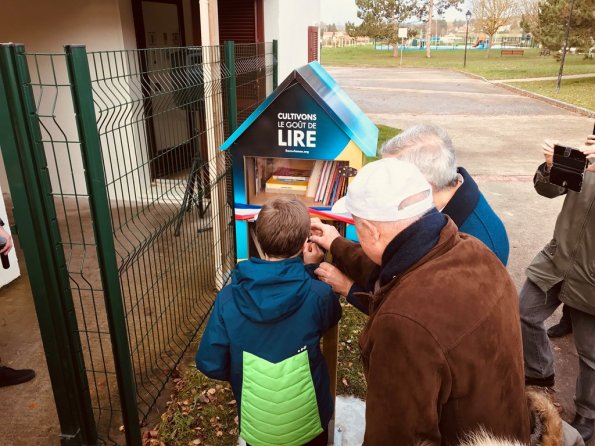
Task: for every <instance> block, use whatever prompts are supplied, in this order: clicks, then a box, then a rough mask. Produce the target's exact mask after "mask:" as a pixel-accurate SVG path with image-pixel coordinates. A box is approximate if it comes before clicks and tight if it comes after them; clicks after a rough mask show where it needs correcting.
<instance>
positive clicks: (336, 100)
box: [221, 62, 378, 260]
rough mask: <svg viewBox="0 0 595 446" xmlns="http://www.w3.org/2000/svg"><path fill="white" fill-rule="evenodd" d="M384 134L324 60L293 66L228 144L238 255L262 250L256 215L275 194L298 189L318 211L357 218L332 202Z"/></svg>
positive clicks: (338, 217)
mask: <svg viewBox="0 0 595 446" xmlns="http://www.w3.org/2000/svg"><path fill="white" fill-rule="evenodd" d="M377 141H378V129H377V128H376V126H375V125H374V124H373V123H372V122H371V121H370V119H369V118H368V117H367V116H366V115H364V114H363V112H362V111H361V110H360V109H359V108H358V107H357V105H356V104H355V103H354V102H353V101H352V100H351V99H350V98H349V97H348V96H347V94H346V93H345V92H344V91H343V90H342V89H341V88H340V87H339V86H338V84H337V83H336V82H335V80H334V79H333V78H332V77H331V76H330V75H329V74H328V73H327V72H326V71H325V70H324V68H322V66H320V64H319V63H318V62H312V63H310V64H308V65H305V66H303V67H301V68H298V69H297V70H295V71H293V72H292V73H291V74H290V75H289V76H288V77H287V78H286V79H285V80H284V81H283V83H282V84H281V85H279V87H278V88H277V89H276V90H275V91H273V93H272V94H271V95H270V96H269V97H268V98H267V99H266V100H265V101H264V102H263V103H262V104H261V105H260V106H259V107H258V108H257V109H256V110H255V111H254V112H253V113H252V114H251V115H250V116H249V117H248V119H246V121H244V123H243V124H242V125H241V126H240V127H239V128H238V129H237V130H236V131H235V132H234V133H233V134H232V135H231V136H230V137H229V138H228V139H227V141H225V143H224V144H223V145H222V146H221V149H222V150H230V151H231V156H232V175H233V196H234V203H235V204H234V206H235V213H236V247H237V248H236V249H237V253H236V255H237V257H236V258H237V260H241V259H246V258H248V257H249V256H251V255H256V253H255V252H253V250H252V249H251V243H250V237H249V233H250V231H249V225H250V224H251V222H250V220H252V219H253V218H254V216H255V214H257V213H258V210H259V208H260V207H261V206H262V205H263V204H264V203H265V202H266V201H267V200H269V199H271V198H275V197H278V196H280V195H290V196H296V197H297V198H298V199H300V200H301V201H302V202H304V204H305V205H306V206H308V207H309V208H310V210H311V212H312V214H313V215H317V216H320V217H321V218H323V219H331V220H332V219H336V220H339V221H349V219H348V218H345V216H341V215H336V214H333V213H332V212H331V207H332V205H333V204H334V203H335V202H336V201H337V200H338V199H339V198H341V197H342V196H344V195H345V193H346V191H347V186H348V184H349V179H350V178H351V177H352V176H354V175H355V174H356V173H357V170H358V169H360V168H361V166H362V165H363V163H364V156H375V155H376V145H377ZM350 232H353V229H352V228H349V225H348V228H347V233H348V234H349V233H350Z"/></svg>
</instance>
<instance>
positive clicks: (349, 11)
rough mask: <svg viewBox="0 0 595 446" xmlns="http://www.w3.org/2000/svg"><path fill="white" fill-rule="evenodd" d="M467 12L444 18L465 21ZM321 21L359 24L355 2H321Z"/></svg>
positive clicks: (333, 0) (448, 13)
mask: <svg viewBox="0 0 595 446" xmlns="http://www.w3.org/2000/svg"><path fill="white" fill-rule="evenodd" d="M466 6H468V5H466ZM466 11H467V9H465V8H463V11H462V12H459V11H456V10H455V9H453V8H451V9H449V10H448V11H447V12H446V14H445V16H444V18H445V19H446V20H447V21H449V22H450V21H452V20H455V19H459V20H465V12H466ZM320 19H321V20H322V21H323V22H324V23H336V24H339V23H345V22H347V21H350V22H359V21H358V19H357V6H355V0H320Z"/></svg>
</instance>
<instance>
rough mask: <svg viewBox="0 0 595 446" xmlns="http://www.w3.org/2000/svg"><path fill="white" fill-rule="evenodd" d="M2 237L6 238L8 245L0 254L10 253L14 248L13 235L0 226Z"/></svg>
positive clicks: (0, 235) (0, 250)
mask: <svg viewBox="0 0 595 446" xmlns="http://www.w3.org/2000/svg"><path fill="white" fill-rule="evenodd" d="M0 237H4V238H5V239H6V245H4V247H3V248H2V249H0V254H8V253H9V251H10V250H11V249H12V237H11V236H10V234H9V233H8V232H7V231H6V230H5V229H4V228H3V227H2V226H0Z"/></svg>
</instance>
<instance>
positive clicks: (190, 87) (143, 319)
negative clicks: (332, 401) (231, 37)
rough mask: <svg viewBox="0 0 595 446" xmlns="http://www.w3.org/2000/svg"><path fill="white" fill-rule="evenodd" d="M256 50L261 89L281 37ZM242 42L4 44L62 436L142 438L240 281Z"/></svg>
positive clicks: (7, 138) (15, 176)
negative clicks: (217, 308)
mask: <svg viewBox="0 0 595 446" xmlns="http://www.w3.org/2000/svg"><path fill="white" fill-rule="evenodd" d="M257 45H258V48H256V46H257ZM254 46H255V49H254V50H253V51H248V52H249V53H251V54H255V55H257V56H255V57H258V58H259V60H258V61H254V63H253V64H252V65H253V67H254V70H258V72H257V73H255V75H254V76H253V79H255V80H254V82H258V85H256V86H255V88H257V89H258V88H260V89H261V88H263V87H262V85H263V82H264V84H266V83H267V82H268V84H269V86H270V87H272V85H273V83H276V76H273V74H274V73H276V63H275V59H276V57H275V55H274V51H273V48H276V45H273V44H255V45H254ZM235 47H236V46H235V45H234V44H233V43H230V42H227V43H226V45H225V47H223V46H221V47H188V48H164V49H161V48H160V49H148V50H124V51H102V52H91V53H87V52H86V50H85V48H84V47H82V46H66V47H65V52H64V53H59V54H31V53H27V52H26V51H25V48H24V47H23V46H22V45H12V44H6V45H2V46H1V47H0V145H1V146H2V153H3V156H4V160H5V165H6V170H7V176H8V180H9V184H10V190H11V196H12V199H13V205H14V215H15V220H16V225H17V228H18V234H19V238H20V241H21V245H22V247H23V250H24V252H25V259H26V263H27V269H28V271H29V276H30V281H31V285H32V290H33V297H34V300H35V306H36V311H37V315H38V319H39V325H40V330H41V335H42V339H43V343H44V349H45V352H46V357H47V363H48V369H49V372H50V378H51V381H52V387H53V391H54V397H55V401H56V407H57V411H58V417H59V420H60V425H61V441H62V444H64V445H70V444H72V445H75V444H76V445H79V444H85V445H91V444H124V443H125V444H128V445H140V443H141V432H140V426H141V425H142V423H143V422H144V421H145V419H146V418H147V416H148V414H149V412H150V410H151V408H152V407H153V406H154V404H155V402H156V400H157V398H158V396H159V394H160V392H161V391H162V390H163V388H164V386H165V385H166V383H167V381H168V379H169V378H170V377H171V375H172V373H173V372H174V370H175V368H176V366H177V364H178V363H179V361H180V360H181V359H182V357H183V355H184V353H185V352H186V350H187V349H188V347H189V345H190V343H191V341H192V340H193V338H194V337H195V336H196V334H197V332H198V331H199V330H200V328H201V326H202V325H203V323H204V321H205V318H206V317H207V315H208V313H209V311H210V308H211V306H212V302H213V299H214V297H215V295H216V293H217V291H218V290H219V289H220V288H221V287H222V286H223V285H224V284H225V283H226V281H227V280H228V278H229V274H230V272H231V270H232V268H233V265H234V262H235V246H234V230H233V204H232V203H231V199H230V196H229V194H228V192H227V191H228V190H230V187H229V182H230V181H231V180H230V176H229V175H228V173H229V159H228V157H226V156H225V154H223V153H221V152H219V150H218V144H220V143H221V142H222V141H223V138H224V137H225V136H227V135H228V134H229V133H230V131H233V130H234V129H235V128H236V127H237V124H238V99H241V98H238V97H237V92H238V91H240V89H239V88H237V87H236V68H235V65H236V64H235V62H236V56H235V54H234V50H235ZM241 48H242V53H246V52H247V46H246V45H245V44H243V45H241ZM245 65H246V64H243V66H245ZM151 67H153V68H151ZM263 69H264V72H265V73H266V75H267V78H268V79H267V78H265V80H264V81H263V75H262V73H263ZM245 70H246V68H243V71H242V73H245V72H246V71H245ZM273 77H274V78H275V79H274V80H273V79H272V78H273ZM251 99H252V98H251ZM239 102H241V103H246V102H245V101H241V100H240V101H239ZM257 105H258V102H254V103H253V105H252V107H256V106H257ZM157 145H158V147H157Z"/></svg>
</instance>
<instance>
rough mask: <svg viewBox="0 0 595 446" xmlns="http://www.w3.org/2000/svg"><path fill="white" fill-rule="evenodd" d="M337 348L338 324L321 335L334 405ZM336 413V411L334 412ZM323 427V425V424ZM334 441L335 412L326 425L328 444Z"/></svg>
mask: <svg viewBox="0 0 595 446" xmlns="http://www.w3.org/2000/svg"><path fill="white" fill-rule="evenodd" d="M338 348H339V324H337V325H335V326H334V327H331V328H330V330H329V331H327V332H326V333H325V334H324V335H323V336H322V354H323V356H324V359H325V361H326V366H327V367H328V373H329V376H330V379H331V381H330V384H331V398H332V399H333V404H334V405H335V407H336V397H337V360H338ZM335 413H336V412H335ZM323 427H324V426H323ZM334 442H335V414H333V417H332V418H331V421H330V423H329V425H328V444H334Z"/></svg>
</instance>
